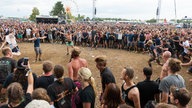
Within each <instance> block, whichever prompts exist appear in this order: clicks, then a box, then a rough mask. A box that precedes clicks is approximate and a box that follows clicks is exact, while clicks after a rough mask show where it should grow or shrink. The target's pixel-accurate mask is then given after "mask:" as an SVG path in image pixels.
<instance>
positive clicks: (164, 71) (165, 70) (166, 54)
mask: <svg viewBox="0 0 192 108" xmlns="http://www.w3.org/2000/svg"><path fill="white" fill-rule="evenodd" d="M170 57H171V52H170V51H165V52H164V53H163V61H164V64H163V66H162V69H161V74H160V80H162V79H163V78H164V77H166V76H167V75H168V67H167V66H168V62H167V61H168V59H169V58H170Z"/></svg>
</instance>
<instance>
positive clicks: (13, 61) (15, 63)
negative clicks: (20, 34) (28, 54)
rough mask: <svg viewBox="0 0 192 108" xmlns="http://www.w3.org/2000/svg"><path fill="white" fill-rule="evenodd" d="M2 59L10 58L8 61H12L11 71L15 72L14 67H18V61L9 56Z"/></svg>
mask: <svg viewBox="0 0 192 108" xmlns="http://www.w3.org/2000/svg"><path fill="white" fill-rule="evenodd" d="M1 60H8V61H10V62H11V66H12V67H11V68H12V69H11V71H12V72H14V68H16V65H17V61H16V60H14V59H12V58H9V57H2V58H0V61H1Z"/></svg>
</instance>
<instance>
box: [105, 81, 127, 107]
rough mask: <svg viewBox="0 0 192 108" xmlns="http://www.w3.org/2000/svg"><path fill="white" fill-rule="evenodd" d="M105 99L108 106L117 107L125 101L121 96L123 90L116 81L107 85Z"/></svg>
mask: <svg viewBox="0 0 192 108" xmlns="http://www.w3.org/2000/svg"><path fill="white" fill-rule="evenodd" d="M103 99H104V105H106V106H107V108H117V107H118V106H119V105H120V104H122V103H124V101H123V100H122V98H121V90H120V88H119V87H118V86H117V85H116V84H115V83H110V84H108V85H107V87H106V89H105V91H104V95H103Z"/></svg>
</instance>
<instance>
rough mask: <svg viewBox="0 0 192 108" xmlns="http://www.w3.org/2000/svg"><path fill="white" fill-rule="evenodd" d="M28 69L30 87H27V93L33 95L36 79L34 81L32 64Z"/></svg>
mask: <svg viewBox="0 0 192 108" xmlns="http://www.w3.org/2000/svg"><path fill="white" fill-rule="evenodd" d="M28 69H29V71H28V72H27V74H28V87H27V92H26V93H30V94H32V92H33V88H34V87H33V85H34V79H33V74H32V72H31V69H30V64H29V62H28Z"/></svg>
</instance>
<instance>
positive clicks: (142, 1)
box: [0, 0, 192, 19]
mask: <svg viewBox="0 0 192 108" xmlns="http://www.w3.org/2000/svg"><path fill="white" fill-rule="evenodd" d="M57 1H58V0H0V15H3V16H18V17H23V16H29V15H30V14H31V12H32V9H33V7H37V8H38V9H39V11H40V13H41V14H43V15H48V14H49V12H50V11H51V10H52V8H53V6H54V4H55V3H56V2H57ZM61 1H62V2H63V4H64V5H65V6H70V7H71V11H72V13H73V14H74V15H75V16H77V14H81V15H85V16H88V17H92V13H93V0H74V1H75V3H74V2H71V1H72V0H61ZM157 2H158V0H96V7H97V15H96V16H97V17H116V18H130V19H150V18H155V17H156V9H157V4H158V3H157ZM176 2H177V17H178V18H182V17H184V16H189V17H192V16H190V13H191V12H190V10H192V7H191V6H190V5H191V3H192V1H191V0H176ZM174 15H175V14H174V0H162V5H161V15H160V17H161V18H168V19H171V18H174Z"/></svg>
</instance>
